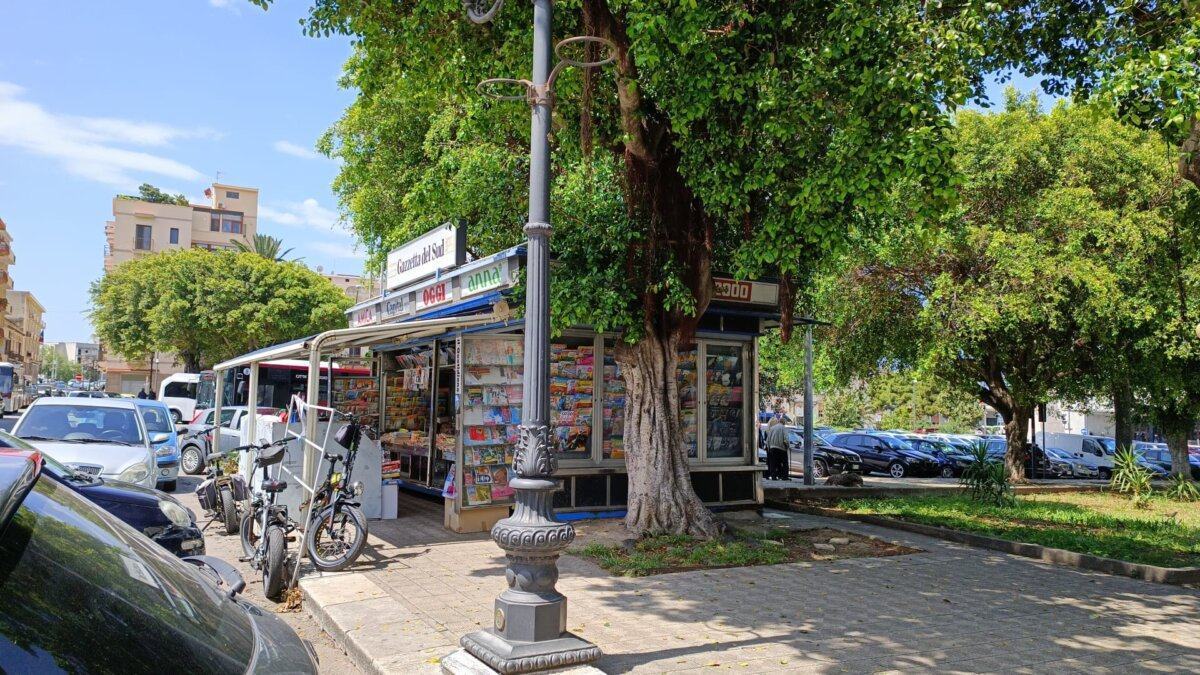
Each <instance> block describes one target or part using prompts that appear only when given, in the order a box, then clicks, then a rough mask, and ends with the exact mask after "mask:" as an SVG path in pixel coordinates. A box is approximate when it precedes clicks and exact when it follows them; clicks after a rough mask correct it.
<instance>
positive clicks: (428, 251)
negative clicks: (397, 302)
mask: <svg viewBox="0 0 1200 675" xmlns="http://www.w3.org/2000/svg"><path fill="white" fill-rule="evenodd" d="M466 256H467V227H466V225H465V224H463V223H457V224H455V223H446V224H445V225H442V226H440V227H437V228H435V229H433V230H430V231H429V232H426V233H425V234H423V235H421V236H419V237H417V238H416V239H413V240H412V241H410V242H408V243H407V244H405V245H403V246H401V247H400V248H397V249H394V250H393V251H392V252H391V253H388V257H387V290H389V291H390V290H394V289H397V288H400V287H401V286H403V285H405V284H408V283H411V282H413V281H416V280H418V279H423V278H425V277H429V276H433V275H434V274H436V273H437V272H440V271H442V270H445V269H450V268H451V267H457V266H459V265H462V264H464V263H465V262H466V261H467V258H466Z"/></svg>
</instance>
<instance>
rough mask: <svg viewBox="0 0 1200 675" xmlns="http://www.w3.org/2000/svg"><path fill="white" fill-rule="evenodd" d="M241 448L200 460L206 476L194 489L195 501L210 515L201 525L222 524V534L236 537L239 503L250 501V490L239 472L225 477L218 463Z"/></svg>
mask: <svg viewBox="0 0 1200 675" xmlns="http://www.w3.org/2000/svg"><path fill="white" fill-rule="evenodd" d="M214 429H216V427H209V428H207V429H201V430H200V431H196V432H193V433H191V434H188V435H187V436H185V438H191V437H194V436H199V435H201V434H204V433H208V432H210V431H212V430H214ZM240 449H241V448H234V449H233V450H230V451H229V452H212V453H209V454H208V455H206V456H205V457H204V460H205V462H206V475H207V477H206V478H205V480H204V481H203V482H201V483H200V485H199V486H197V487H196V499H197V500H198V501H199V502H200V507H201V508H202V509H204V512H205V513H206V514H208V515H209V516H210V518H209V521H208V522H207V523H205V525H204V529H207V528H208V526H209V525H211V524H212V523H213V522H214V521H220V522H221V523H223V524H224V525H225V534H237V533H238V524H239V521H240V520H241V518H240V515H241V514H240V510H241V507H240V504H242V503H244V502H245V501H246V500H248V499H250V490H249V488H247V486H246V479H245V477H243V476H242V475H241V474H239V473H232V474H227V473H225V472H224V470H223V469H222V468H221V460H223V459H225V458H227V457H232V456H234V454H235V453H236V452H237V451H238V450H240Z"/></svg>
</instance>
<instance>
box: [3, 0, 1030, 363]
mask: <svg viewBox="0 0 1200 675" xmlns="http://www.w3.org/2000/svg"><path fill="white" fill-rule="evenodd" d="M6 5H7V6H6V7H5V9H4V10H3V20H2V21H0V218H3V219H4V221H5V222H6V223H7V225H8V229H9V231H10V232H11V234H12V236H13V249H14V251H15V252H16V256H17V264H16V266H15V267H13V268H12V270H11V272H12V276H13V279H14V282H15V284H16V287H17V288H18V289H22V290H29V291H33V293H34V295H36V296H37V298H38V299H39V300H40V301H41V302H42V304H43V305H45V307H46V340H47V341H58V340H87V339H89V337H90V335H91V326H90V324H89V322H88V319H87V316H86V311H87V306H88V298H87V288H88V284H89V283H90V282H91V281H92V280H94V279H96V278H98V277H99V276H100V274H101V271H102V269H103V248H104V223H105V221H106V220H108V219H109V218H111V216H112V197H113V195H114V194H115V193H117V192H131V191H133V190H134V189H135V188H136V186H137V185H138V184H140V183H142V182H149V183H153V184H155V185H158V186H159V187H161V188H163V189H165V190H167V191H169V192H171V193H177V192H182V193H184V194H186V195H188V196H189V197H190V198H191V199H192V200H193V201H196V202H200V203H204V199H203V190H204V188H205V187H206V186H207V185H208V184H209V183H211V182H212V181H213V180H214V179H215V178H216V176H217V172H218V171H219V172H220V179H221V181H223V182H228V183H232V184H235V185H244V186H251V187H257V188H259V189H260V190H261V193H260V199H261V202H260V203H261V208H260V211H259V231H260V232H263V233H265V234H271V235H274V236H278V237H281V238H282V239H283V240H284V242H285V245H287V246H293V247H295V248H296V251H295V255H299V256H303V258H304V260H305V262H306V263H307V264H308V265H310V266H312V267H316V266H318V265H320V266H322V267H324V269H325V270H326V271H329V270H335V271H341V272H349V273H356V272H361V270H362V256H361V255H360V254H359V252H358V251H356V250H355V247H354V243H355V242H354V239H353V238H352V237H351V236H350V235H349V234H348V233H347V232H346V231H345V228H344V227H343V226H342V225H340V224H339V223H337V206H336V203H335V200H334V197H333V195H332V193H331V192H330V189H329V185H330V181H331V180H332V179H333V177H334V175H335V174H336V171H337V165H336V164H335V163H334V162H332V161H330V160H328V159H325V158H323V157H320V156H318V155H316V154H315V153H314V152H313V151H312V148H313V144H314V142H315V141H316V139H317V137H318V136H319V135H320V134H321V133H322V132H323V131H324V130H325V129H326V128H327V127H328V126H329V125H330V124H331V123H332V122H333V121H335V120H336V119H337V118H338V117H339V116H340V115H341V113H342V111H343V110H344V109H345V107H346V106H347V105H348V104H349V103H350V102H351V100H352V98H353V96H352V92H348V91H344V90H341V89H339V88H338V86H337V78H338V75H339V74H340V72H341V66H342V63H343V62H344V61H345V59H346V57H347V56H348V55H349V53H350V45H349V40H347V39H346V38H343V37H331V38H307V37H304V36H303V35H301V33H300V27H299V25H298V23H297V21H298V20H299V18H300V17H301V16H304V15H305V13H306V10H307V8H308V6H309V2H307V1H306V0H277V2H276V3H275V5H274V6H273V7H272V9H271V10H270V11H268V12H263V11H261V10H259V9H257V8H256V7H253V6H251V5H250V4H249V3H248V2H246V0H120V1H119V2H96V1H95V0H73V1H69V2H68V1H57V2H15V3H6ZM1015 83H1016V84H1017V86H1019V87H1021V88H1022V89H1025V90H1028V89H1030V88H1032V87H1034V86H1036V85H1035V84H1034V83H1033V82H1030V81H1029V80H1027V79H1024V78H1017V81H1016V82H1015ZM1000 89H1001V88H1000V87H993V91H994V92H995V94H994V100H998V99H997V98H995V97H996V96H998V94H999V91H1000Z"/></svg>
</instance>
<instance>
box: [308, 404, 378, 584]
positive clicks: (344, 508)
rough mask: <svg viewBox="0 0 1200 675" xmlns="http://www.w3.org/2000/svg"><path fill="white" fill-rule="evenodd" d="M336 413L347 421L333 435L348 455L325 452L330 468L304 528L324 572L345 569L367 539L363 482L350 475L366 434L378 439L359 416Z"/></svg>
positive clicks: (310, 551) (310, 552) (312, 556)
mask: <svg viewBox="0 0 1200 675" xmlns="http://www.w3.org/2000/svg"><path fill="white" fill-rule="evenodd" d="M334 416H335V417H336V418H337V419H343V420H346V424H345V425H343V426H342V427H341V428H340V429H338V430H337V431H336V432H335V433H334V436H333V438H334V440H335V441H337V443H338V445H340V446H342V447H343V448H345V449H346V454H345V456H342V455H340V454H337V453H332V452H326V453H325V461H327V462H329V469H328V471H327V472H326V474H325V481H324V482H323V483H321V485H320V486H319V487H318V488H317V489H316V491H315V492H314V493H313V499H312V503H311V508H310V509H309V520H308V527H307V528H305V530H304V532H305V535H304V542H305V549H306V550H307V551H308V557H309V559H311V560H312V562H313V565H314V566H315V567H316V568H317V569H319V570H322V571H324V572H336V571H338V570H341V569H345V568H346V567H347V566H349V565H350V564H352V563H353V562H354V561H355V560H357V559H358V556H359V555H360V554H361V553H362V550H363V546H364V545H365V544H366V542H367V517H366V516H365V515H363V512H362V508H361V504H360V503H359V501H358V499H359V497H360V496H361V495H362V492H363V484H362V482H361V481H358V482H353V483H352V482H350V478H351V476H352V475H353V473H354V460H355V458H356V457H357V455H358V446H359V443H360V442H361V441H362V437H363V436H364V435H366V436H367V437H368V438H375V430H374V429H373V428H371V427H369V426H367V425H365V424H363V423H362V419H361V418H360V417H359V416H357V415H353V414H349V413H341V412H334ZM339 463H340V464H341V465H342V469H341V471H339V470H338V465H339Z"/></svg>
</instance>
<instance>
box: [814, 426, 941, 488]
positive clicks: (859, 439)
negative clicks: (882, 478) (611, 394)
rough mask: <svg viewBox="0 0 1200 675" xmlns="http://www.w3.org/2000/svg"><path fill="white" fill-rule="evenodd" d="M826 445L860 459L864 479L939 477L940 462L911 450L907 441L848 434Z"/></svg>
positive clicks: (881, 436)
mask: <svg viewBox="0 0 1200 675" xmlns="http://www.w3.org/2000/svg"><path fill="white" fill-rule="evenodd" d="M829 442H830V443H831V444H832V445H833V446H834V447H838V448H842V449H844V450H850V451H852V452H854V453H857V454H858V456H859V457H861V458H862V472H863V475H867V474H869V473H870V472H872V471H879V472H881V473H886V474H888V475H890V476H892V477H893V478H903V477H905V476H939V475H941V473H942V466H943V465H942V462H941V461H940V460H938V459H936V458H935V457H933V456H931V455H927V454H925V453H923V452H918V451H917V450H914V449H913V448H912V446H911V445H909V444H908V441H905V440H904V439H902V438H900V437H898V436H890V435H887V434H878V433H864V432H857V431H851V432H847V433H844V434H838V435H837V436H834V437H833V438H831V439H830V441H829Z"/></svg>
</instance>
